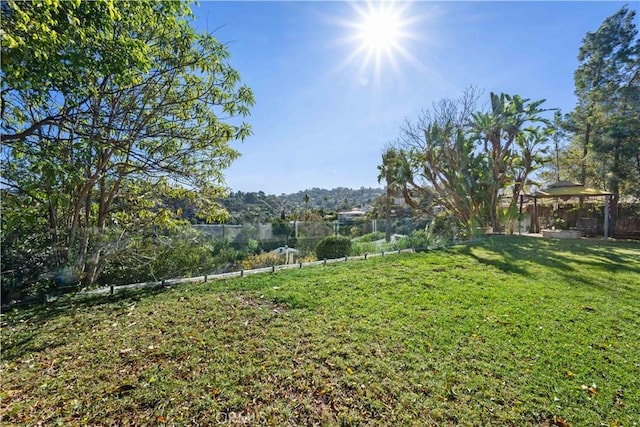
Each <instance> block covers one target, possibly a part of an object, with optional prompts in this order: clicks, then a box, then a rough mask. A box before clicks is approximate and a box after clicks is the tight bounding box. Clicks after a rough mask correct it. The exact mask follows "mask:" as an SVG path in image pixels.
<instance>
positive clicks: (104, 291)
mask: <svg viewBox="0 0 640 427" xmlns="http://www.w3.org/2000/svg"><path fill="white" fill-rule="evenodd" d="M414 252H416V250H415V249H413V248H411V249H399V250H396V251H386V252H374V253H370V254H364V255H357V256H348V257H347V256H346V257H342V258H334V259H323V260H320V261H311V262H298V263H292V264H282V265H274V266H271V267H261V268H254V269H251V270H240V271H233V272H229V273H221V274H211V275H203V276H195V277H186V278H179V279H168V280H160V281H155V282H141V283H132V284H129V285H117V286H116V285H111V286H105V287H102V288H98V289H91V290H87V291H80V292H77V293H76V294H75V296H76V297H85V296H95V295H114V294H116V293H118V292H122V291H128V290H137V289H145V288H157V287H170V286H175V285H181V284H187V283H207V282H209V281H214V280H224V279H231V278H238V277H244V276H250V275H253V274H262V273H275V272H277V271H282V270H292V269H301V268H305V267H314V266H326V265H327V264H335V263H340V262H347V261H356V260H366V259H369V258H375V257H381V256H385V255H391V254H406V253H414ZM56 299H57V297H56V296H53V295H51V294H47V295H46V301H47V302H52V301H55V300H56Z"/></svg>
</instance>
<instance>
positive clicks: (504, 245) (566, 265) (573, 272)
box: [450, 236, 640, 290]
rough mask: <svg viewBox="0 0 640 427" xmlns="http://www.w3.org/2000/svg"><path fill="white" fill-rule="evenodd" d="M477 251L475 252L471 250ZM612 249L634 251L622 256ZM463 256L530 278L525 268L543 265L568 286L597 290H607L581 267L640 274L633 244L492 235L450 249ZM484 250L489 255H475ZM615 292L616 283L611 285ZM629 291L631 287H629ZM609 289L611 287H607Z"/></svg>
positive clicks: (636, 248)
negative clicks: (568, 282)
mask: <svg viewBox="0 0 640 427" xmlns="http://www.w3.org/2000/svg"><path fill="white" fill-rule="evenodd" d="M475 249H478V250H479V251H474V250H475ZM616 249H628V250H631V251H637V252H638V256H637V257H634V255H633V254H629V255H628V256H624V255H623V254H621V253H620V252H619V251H618V252H616V251H615V250H616ZM450 250H452V251H454V252H457V253H461V254H464V255H467V256H469V257H471V258H473V259H475V260H476V261H478V262H479V263H481V264H484V265H488V266H491V267H494V268H497V269H499V270H501V271H503V272H505V273H509V274H519V275H522V276H532V275H534V274H536V273H535V272H534V271H532V270H531V269H530V268H529V266H530V265H531V264H532V263H533V264H538V265H542V266H545V267H547V268H549V269H551V270H553V271H554V272H555V273H557V274H559V275H560V276H562V277H565V278H566V279H568V281H570V282H572V283H583V284H587V285H591V286H596V287H600V288H611V287H610V286H606V284H605V283H603V281H601V280H598V281H596V280H597V278H594V277H593V276H592V275H590V273H589V272H588V271H587V270H586V269H582V268H580V267H581V266H585V267H587V266H590V267H595V268H598V269H602V270H604V271H606V272H617V273H625V272H627V273H630V274H640V263H639V262H637V261H636V262H633V261H635V260H637V259H640V244H639V243H637V242H603V241H597V240H559V239H542V238H536V237H527V236H495V237H491V238H487V239H485V240H482V241H478V242H472V243H470V244H468V245H464V246H462V247H456V248H452V249H450ZM480 251H486V252H489V253H490V255H489V256H483V255H482V254H480V255H479V254H478V253H476V252H480ZM615 285H616V286H615V288H616V290H618V289H619V287H620V285H624V284H620V283H616V284H615ZM629 289H631V288H629ZM611 290H613V288H611Z"/></svg>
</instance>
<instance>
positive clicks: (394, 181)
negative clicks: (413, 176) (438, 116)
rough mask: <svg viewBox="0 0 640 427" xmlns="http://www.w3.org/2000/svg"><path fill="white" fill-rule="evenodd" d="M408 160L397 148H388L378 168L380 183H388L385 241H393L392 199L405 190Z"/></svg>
mask: <svg viewBox="0 0 640 427" xmlns="http://www.w3.org/2000/svg"><path fill="white" fill-rule="evenodd" d="M405 168H406V158H405V157H404V153H403V152H402V150H399V149H397V148H395V147H389V148H387V149H386V150H385V151H384V153H382V164H381V165H380V166H378V171H379V174H378V182H379V183H380V182H382V180H384V181H385V183H386V194H385V220H386V223H385V240H386V241H387V242H389V241H391V198H392V197H393V195H394V194H395V193H396V192H397V191H398V190H401V189H402V188H403V183H404V181H405V180H404V173H403V172H404V171H405V170H406V169H405Z"/></svg>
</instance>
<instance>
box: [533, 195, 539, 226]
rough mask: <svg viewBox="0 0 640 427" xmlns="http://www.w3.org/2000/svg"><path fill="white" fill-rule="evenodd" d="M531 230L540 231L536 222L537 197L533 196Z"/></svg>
mask: <svg viewBox="0 0 640 427" xmlns="http://www.w3.org/2000/svg"><path fill="white" fill-rule="evenodd" d="M532 219H533V221H532V224H533V232H534V233H539V232H540V224H538V199H537V198H536V197H534V198H533V218H532Z"/></svg>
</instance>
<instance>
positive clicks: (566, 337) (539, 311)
mask: <svg viewBox="0 0 640 427" xmlns="http://www.w3.org/2000/svg"><path fill="white" fill-rule="evenodd" d="M639 296H640V244H638V243H625V242H621V243H610V244H605V243H598V242H587V241H549V240H542V239H526V238H508V237H503V238H492V239H488V240H486V241H484V242H479V243H474V244H469V245H461V246H456V247H452V248H449V249H446V250H440V251H435V252H430V253H420V254H412V255H393V256H385V257H384V258H375V259H370V260H368V261H366V262H365V261H359V262H352V263H346V264H339V265H329V266H327V267H315V268H310V269H303V270H291V271H285V272H279V273H276V274H266V275H258V276H250V277H245V278H242V279H237V280H236V279H234V280H228V281H225V282H216V283H209V284H205V285H191V286H183V287H175V288H172V289H168V290H164V291H155V292H146V293H137V294H130V295H125V296H118V295H116V296H114V297H111V298H113V299H108V298H107V299H96V300H85V301H76V302H73V303H68V305H63V304H61V303H58V304H57V305H51V306H42V307H37V308H31V309H26V310H16V311H13V312H11V313H9V314H8V315H4V316H3V327H2V347H3V348H2V394H1V395H0V397H1V399H2V402H1V404H0V411H1V412H0V413H1V414H2V421H3V425H5V424H11V423H15V424H20V425H35V424H37V423H38V422H44V423H47V424H55V423H60V424H64V425H69V424H71V425H73V424H82V423H87V424H90V425H95V424H109V423H116V424H119V425H120V424H136V425H139V424H144V423H149V424H154V423H158V422H160V423H167V424H170V425H173V424H177V425H190V424H193V423H196V422H199V423H201V424H215V423H223V422H231V419H235V421H237V422H245V424H246V423H249V422H252V423H255V424H257V425H260V424H269V423H270V424H273V425H308V424H346V425H358V424H368V425H370V424H384V425H447V424H450V425H552V424H554V423H555V424H557V425H562V423H571V425H575V426H580V425H600V424H604V425H625V426H627V425H635V424H639V423H640V415H638V414H640V320H639V319H640V298H639Z"/></svg>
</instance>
